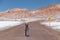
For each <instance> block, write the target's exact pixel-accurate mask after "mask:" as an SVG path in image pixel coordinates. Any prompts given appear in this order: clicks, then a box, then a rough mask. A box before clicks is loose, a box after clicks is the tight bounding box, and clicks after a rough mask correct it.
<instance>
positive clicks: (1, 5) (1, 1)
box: [0, 0, 60, 11]
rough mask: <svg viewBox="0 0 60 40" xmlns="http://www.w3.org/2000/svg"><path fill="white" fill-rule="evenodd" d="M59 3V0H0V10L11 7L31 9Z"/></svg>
mask: <svg viewBox="0 0 60 40" xmlns="http://www.w3.org/2000/svg"><path fill="white" fill-rule="evenodd" d="M59 3H60V0H0V11H4V10H7V9H11V8H27V9H29V10H32V9H36V8H39V7H43V6H47V5H49V4H59Z"/></svg>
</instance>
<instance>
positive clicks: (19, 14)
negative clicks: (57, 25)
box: [0, 4, 60, 19]
mask: <svg viewBox="0 0 60 40" xmlns="http://www.w3.org/2000/svg"><path fill="white" fill-rule="evenodd" d="M0 17H1V18H11V19H20V18H29V17H30V18H32V17H39V18H48V17H52V18H54V19H56V18H57V19H59V18H60V4H52V5H48V6H45V7H41V8H37V9H34V10H28V9H20V8H14V9H9V10H7V11H4V12H0Z"/></svg>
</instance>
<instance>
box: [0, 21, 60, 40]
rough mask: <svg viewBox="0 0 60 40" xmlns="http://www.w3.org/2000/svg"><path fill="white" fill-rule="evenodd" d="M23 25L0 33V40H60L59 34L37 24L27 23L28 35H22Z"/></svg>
mask: <svg viewBox="0 0 60 40" xmlns="http://www.w3.org/2000/svg"><path fill="white" fill-rule="evenodd" d="M24 28H25V26H24V24H22V25H18V26H16V27H13V28H10V29H7V30H4V31H1V32H0V40H60V33H59V32H57V31H55V30H52V29H51V28H48V27H46V26H44V25H41V24H40V23H39V22H32V23H29V28H30V30H29V35H30V37H25V35H24Z"/></svg>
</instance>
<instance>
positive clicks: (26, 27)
mask: <svg viewBox="0 0 60 40" xmlns="http://www.w3.org/2000/svg"><path fill="white" fill-rule="evenodd" d="M28 32H29V27H28V24H25V36H27V37H29V35H28Z"/></svg>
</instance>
